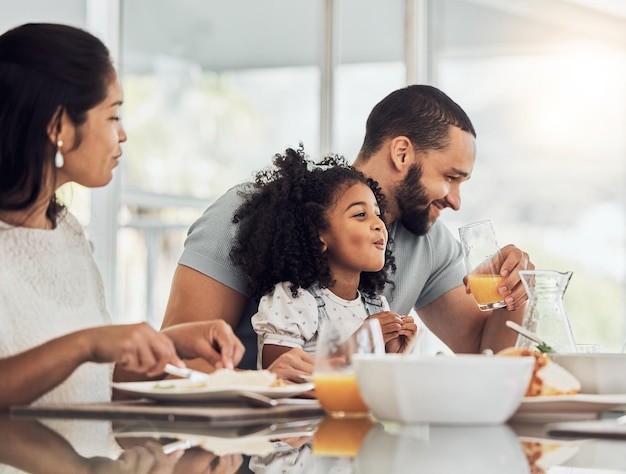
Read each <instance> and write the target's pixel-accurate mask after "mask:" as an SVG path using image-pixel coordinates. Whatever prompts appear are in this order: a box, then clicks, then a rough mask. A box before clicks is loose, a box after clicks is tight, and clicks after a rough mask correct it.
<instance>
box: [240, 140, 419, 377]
mask: <svg viewBox="0 0 626 474" xmlns="http://www.w3.org/2000/svg"><path fill="white" fill-rule="evenodd" d="M274 165H275V166H276V169H268V170H264V171H262V172H260V173H259V174H258V175H257V177H256V182H255V184H254V185H253V186H252V187H251V188H248V189H247V190H246V191H245V193H246V194H245V196H246V200H245V201H244V203H243V204H242V205H241V206H240V207H239V209H238V210H237V211H236V212H235V216H234V221H240V225H239V228H238V230H237V235H236V240H235V244H234V246H233V249H232V250H231V254H230V255H231V258H232V260H233V261H234V262H235V263H236V264H237V265H240V266H241V267H242V269H243V270H244V271H245V273H246V274H247V275H248V278H249V286H250V292H251V293H252V295H253V296H254V297H256V298H260V303H259V308H258V312H257V313H256V314H255V315H254V316H253V317H252V326H253V327H254V330H255V331H256V332H257V334H258V336H259V361H258V366H259V367H262V368H265V367H268V366H269V365H270V364H271V363H272V362H273V361H274V360H275V359H276V358H277V357H278V356H280V355H281V354H282V353H284V352H286V351H288V350H290V349H292V348H294V347H296V348H298V347H299V348H302V349H304V350H305V351H306V352H309V353H313V352H314V350H315V342H316V339H317V331H318V328H319V325H320V321H321V320H323V319H324V318H329V319H330V320H332V321H333V322H334V323H335V324H336V325H337V326H338V327H339V328H340V331H341V332H342V333H343V334H344V335H345V336H348V335H350V334H351V333H353V332H354V331H355V330H356V329H357V328H358V327H359V326H360V325H361V324H362V323H363V321H364V320H365V319H367V318H368V317H370V316H374V317H376V318H378V319H379V321H380V323H381V327H382V329H383V334H384V336H385V343H386V349H387V351H388V352H399V351H401V350H403V349H404V348H405V346H406V344H407V343H408V342H409V340H410V339H412V338H413V337H414V335H415V332H416V330H417V326H416V324H415V322H414V321H413V318H411V317H401V316H399V315H397V314H395V313H391V312H390V311H389V304H388V302H387V300H386V299H385V297H384V296H382V295H380V293H381V292H382V289H383V287H384V285H385V284H386V283H391V281H390V280H389V279H388V276H387V271H388V270H389V269H391V270H392V271H393V270H394V269H395V266H394V264H393V257H392V256H391V251H390V250H389V249H388V248H387V240H388V235H387V229H386V227H385V223H384V221H383V220H382V211H381V207H382V206H383V204H384V197H383V195H382V193H381V191H380V189H379V188H378V185H377V183H376V182H374V181H372V180H369V179H367V178H365V176H364V175H363V174H361V173H360V172H358V171H356V170H355V169H354V168H352V167H350V166H349V165H348V164H347V163H346V162H345V160H344V159H343V158H341V157H328V158H326V159H325V160H323V161H322V162H321V163H320V165H315V164H314V163H312V162H311V161H309V160H308V159H307V158H306V156H305V155H304V151H303V150H302V149H299V150H297V151H296V150H293V149H288V150H287V151H286V154H285V155H276V156H275V158H274Z"/></svg>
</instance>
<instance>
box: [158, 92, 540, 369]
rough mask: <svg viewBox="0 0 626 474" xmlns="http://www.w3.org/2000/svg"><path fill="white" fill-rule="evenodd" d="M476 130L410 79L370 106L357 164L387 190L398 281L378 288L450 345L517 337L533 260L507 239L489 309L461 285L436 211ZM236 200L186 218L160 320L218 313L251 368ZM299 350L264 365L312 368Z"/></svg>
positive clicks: (488, 344)
mask: <svg viewBox="0 0 626 474" xmlns="http://www.w3.org/2000/svg"><path fill="white" fill-rule="evenodd" d="M475 137H476V133H475V131H474V128H473V126H472V123H471V121H470V119H469V117H468V116H467V115H466V114H465V112H464V111H463V110H462V109H461V108H460V107H459V106H458V105H457V104H456V103H455V102H453V101H452V100H451V99H450V98H449V97H448V96H446V95H445V94H444V93H443V92H441V91H439V90H438V89H436V88H434V87H430V86H424V85H412V86H408V87H406V88H403V89H399V90H397V91H395V92H392V93H391V94H389V95H388V96H387V97H385V98H384V99H383V100H382V101H381V102H380V103H378V104H377V105H376V106H375V107H374V109H373V110H372V112H371V113H370V116H369V118H368V120H367V124H366V133H365V139H364V142H363V146H362V147H361V150H360V152H359V155H358V157H357V159H356V161H355V162H354V166H355V167H356V168H357V169H359V170H360V171H362V172H363V173H364V174H365V175H366V176H369V177H371V178H373V179H375V180H376V181H377V182H378V183H379V185H380V186H381V188H382V190H383V193H384V194H385V196H386V198H387V213H386V219H387V222H388V226H389V235H390V237H391V238H392V239H393V240H394V248H393V249H394V255H395V261H396V265H397V270H396V272H395V274H394V275H393V280H394V283H395V286H393V287H392V286H389V287H388V288H386V289H385V296H386V297H387V299H388V300H389V303H390V306H391V309H392V311H393V312H395V313H398V314H404V315H406V314H408V313H409V311H410V310H411V309H413V308H414V309H415V310H416V311H417V313H418V315H419V316H420V318H421V319H422V321H423V322H424V323H425V324H426V325H427V326H428V327H429V329H430V330H431V331H432V332H433V333H434V334H436V335H437V336H438V337H439V338H440V339H441V340H442V341H443V342H444V343H446V344H447V345H448V347H450V348H451V349H452V350H453V351H454V352H457V353H461V352H479V351H481V350H483V349H485V348H490V349H492V350H494V351H497V350H499V349H502V348H504V347H507V346H511V345H513V344H514V342H515V338H516V335H515V333H514V332H513V331H511V330H509V329H507V328H506V326H505V324H504V322H505V321H506V320H507V319H513V320H515V321H517V322H521V319H522V315H523V310H524V306H525V302H526V300H527V295H526V292H525V290H524V288H523V285H522V283H521V281H520V277H519V274H518V270H523V269H533V268H534V266H533V265H532V264H531V263H530V260H529V257H528V255H527V254H526V253H524V252H522V251H521V250H519V249H517V248H515V247H514V246H512V245H508V246H506V247H504V248H503V254H504V257H505V258H504V263H503V265H502V267H501V272H500V273H501V275H502V276H505V277H506V278H505V280H504V281H503V283H502V285H501V287H500V289H499V291H500V293H501V294H503V295H504V294H507V293H508V294H507V295H506V298H505V302H506V304H507V307H506V308H502V309H498V310H494V311H491V312H483V311H480V310H479V308H478V306H477V305H476V302H475V301H474V299H473V298H472V296H471V295H470V294H469V292H468V291H467V290H466V288H465V286H464V285H463V281H464V276H465V271H464V268H463V262H462V252H461V247H460V244H459V243H458V241H457V240H456V239H455V238H454V237H453V236H452V235H451V233H450V232H449V231H448V230H447V229H446V227H445V226H444V225H443V224H442V223H441V222H438V221H437V218H438V217H439V215H440V213H441V211H442V210H443V209H445V208H447V207H449V208H451V209H453V210H458V209H459V208H460V206H461V196H460V186H461V184H462V183H463V182H464V181H466V180H467V179H469V178H470V176H471V174H472V170H473V167H474V160H475V155H476V144H475ZM240 202H241V198H240V197H239V196H238V195H237V188H233V189H231V190H230V191H228V192H227V193H226V194H225V195H224V196H222V197H221V198H220V199H218V200H217V201H216V202H215V203H214V204H213V205H212V206H211V207H209V208H208V209H207V211H206V212H205V213H204V215H203V216H202V217H201V218H200V219H198V221H196V222H195V223H194V224H193V225H192V227H191V229H190V231H189V235H188V238H187V241H186V242H185V250H184V252H183V255H182V257H181V259H180V261H179V265H178V268H177V269H176V272H175V275H174V279H173V283H172V290H171V294H170V300H169V302H168V306H167V310H166V314H165V318H164V322H163V326H164V327H167V326H170V325H173V324H176V323H181V322H188V321H197V320H204V319H224V320H225V321H227V322H228V323H229V324H231V325H232V326H233V327H234V328H236V334H237V335H238V336H239V337H240V338H241V339H242V341H243V342H244V344H245V346H246V355H245V356H244V361H243V362H242V364H240V367H244V368H254V367H255V364H254V362H255V360H256V335H255V334H254V332H253V331H252V327H251V325H250V318H251V316H252V315H253V314H254V313H255V312H256V308H257V303H258V302H257V301H254V300H251V299H249V298H247V296H246V284H245V276H244V275H242V273H241V271H239V270H238V269H237V268H236V267H235V266H234V265H233V264H232V262H230V260H229V258H228V255H229V250H230V245H231V242H232V239H233V236H234V233H235V231H236V226H235V225H234V224H233V223H232V222H231V221H232V215H233V212H234V211H235V209H236V208H237V206H238V205H239V203H240ZM509 292H510V293H509ZM396 316H397V315H396ZM398 318H399V316H398ZM302 352H303V351H299V350H297V349H293V350H292V351H289V352H287V353H286V354H283V356H281V358H280V359H278V360H277V361H276V362H275V363H274V365H273V366H272V367H271V369H272V370H275V371H276V372H277V373H279V374H281V375H282V376H284V377H286V378H289V379H291V380H295V381H298V380H299V375H302V374H310V373H311V370H312V359H311V357H310V356H307V355H306V354H303V353H302Z"/></svg>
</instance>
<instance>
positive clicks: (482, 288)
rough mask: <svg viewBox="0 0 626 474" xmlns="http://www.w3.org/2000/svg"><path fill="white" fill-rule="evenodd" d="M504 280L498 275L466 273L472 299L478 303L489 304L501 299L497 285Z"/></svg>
mask: <svg viewBox="0 0 626 474" xmlns="http://www.w3.org/2000/svg"><path fill="white" fill-rule="evenodd" d="M503 281H504V277H502V276H500V275H468V276H467V282H468V284H469V287H470V291H471V292H472V295H474V299H475V300H476V302H477V303H478V304H479V305H489V304H491V303H496V302H498V301H502V298H503V296H502V295H501V294H500V293H498V287H499V286H500V285H501V284H502V282H503Z"/></svg>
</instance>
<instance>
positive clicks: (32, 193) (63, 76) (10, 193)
mask: <svg viewBox="0 0 626 474" xmlns="http://www.w3.org/2000/svg"><path fill="white" fill-rule="evenodd" d="M112 77H113V65H112V62H111V57H110V55H109V51H108V49H107V48H106V46H105V45H104V44H103V43H102V42H101V41H100V40H99V39H97V38H96V37H95V36H93V35H91V34H89V33H87V32H86V31H83V30H80V29H78V28H74V27H71V26H66V25H56V24H44V23H38V24H36V23H30V24H25V25H22V26H19V27H17V28H14V29H12V30H9V31H7V32H6V33H4V34H3V35H2V36H0V211H2V210H12V211H13V210H21V209H26V208H28V207H29V206H31V205H32V204H33V203H34V202H35V201H36V200H37V198H38V197H39V195H40V193H41V191H42V188H43V185H44V182H45V180H46V179H50V178H51V177H49V176H46V173H47V172H50V170H55V169H56V168H54V165H53V164H52V162H53V159H54V158H53V157H54V153H55V149H56V145H55V144H53V143H51V140H50V138H49V135H48V130H49V126H50V124H53V126H56V127H58V126H59V124H60V119H61V116H62V113H63V112H64V111H65V112H67V115H68V117H69V118H70V120H72V122H73V123H74V124H75V125H77V126H80V125H81V124H83V123H84V122H85V120H86V118H87V111H88V110H89V109H91V108H93V107H94V106H96V105H97V104H99V103H100V102H102V101H103V100H104V99H105V98H106V93H107V86H108V84H109V81H110V80H111V78H112ZM79 143H80V136H77V139H76V144H75V146H78V144H79ZM62 208H63V207H62V205H61V204H60V203H59V202H58V201H57V200H56V197H55V196H54V195H53V196H51V199H50V203H49V205H48V209H47V211H46V214H47V217H48V218H49V219H50V220H51V221H52V222H53V223H56V217H57V215H58V213H59V212H60V211H61V210H62Z"/></svg>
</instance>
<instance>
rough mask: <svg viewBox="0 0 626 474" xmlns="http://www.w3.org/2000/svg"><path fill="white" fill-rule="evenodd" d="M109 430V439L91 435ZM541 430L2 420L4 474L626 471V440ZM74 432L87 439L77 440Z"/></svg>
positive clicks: (361, 422) (356, 422) (327, 421)
mask: <svg viewBox="0 0 626 474" xmlns="http://www.w3.org/2000/svg"><path fill="white" fill-rule="evenodd" d="M53 426H54V428H53ZM103 426H104V427H106V429H107V435H106V436H102V437H100V438H96V437H90V436H92V434H93V433H96V432H102V431H103V430H102V427H103ZM542 428H543V425H542V424H527V425H519V424H518V425H515V424H512V425H509V424H506V425H493V426H429V425H401V424H397V423H380V422H377V421H375V420H372V419H371V418H359V419H336V418H310V419H294V420H291V421H281V422H277V423H272V422H271V421H268V422H267V423H259V422H255V423H252V424H245V423H244V424H242V423H237V424H236V425H231V426H228V425H217V426H216V425H212V424H211V423H207V422H163V421H159V422H155V421H148V420H135V421H124V422H119V421H116V422H113V423H112V422H109V421H98V420H71V419H62V420H56V419H55V420H37V419H29V418H18V419H11V418H9V417H6V416H5V417H0V473H2V474H4V473H12V472H28V473H47V474H48V473H54V472H63V473H67V472H77V473H96V474H98V473H102V474H108V473H140V474H141V473H148V472H150V473H164V474H165V473H192V474H193V473H213V474H234V473H245V472H252V473H255V474H261V473H267V474H273V473H307V474H308V473H312V474H315V473H319V474H322V473H323V474H329V473H333V474H334V473H361V474H368V473H376V474H380V473H384V474H400V473H413V472H428V473H442V474H447V473H454V474H457V473H461V472H462V473H474V472H476V473H480V474H489V473H503V472H506V473H507V474H516V473H520V474H521V473H532V474H535V473H537V474H541V473H547V474H552V473H555V474H556V473H563V472H567V473H568V474H576V473H583V472H585V473H586V472H595V473H605V474H609V473H611V474H613V473H617V472H626V443H624V442H623V441H609V440H582V439H570V440H558V439H550V438H549V437H547V436H545V434H544V433H543V430H542ZM76 433H84V435H85V436H83V439H82V440H77V439H76V438H73V439H72V437H73V436H75V435H76ZM180 440H188V441H189V443H188V444H187V447H188V449H184V450H179V451H176V452H174V453H172V454H169V455H168V454H166V453H165V452H164V447H165V446H170V445H171V444H172V443H175V442H178V441H180ZM112 441H113V442H112ZM166 451H167V450H166Z"/></svg>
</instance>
